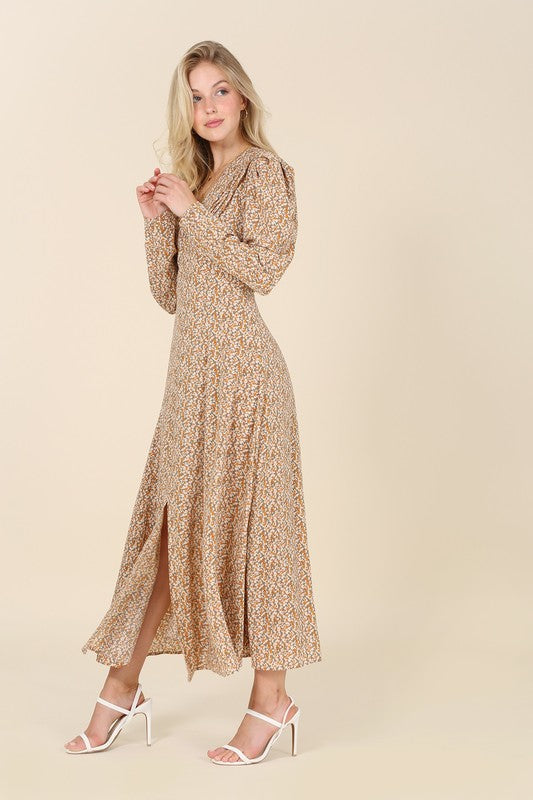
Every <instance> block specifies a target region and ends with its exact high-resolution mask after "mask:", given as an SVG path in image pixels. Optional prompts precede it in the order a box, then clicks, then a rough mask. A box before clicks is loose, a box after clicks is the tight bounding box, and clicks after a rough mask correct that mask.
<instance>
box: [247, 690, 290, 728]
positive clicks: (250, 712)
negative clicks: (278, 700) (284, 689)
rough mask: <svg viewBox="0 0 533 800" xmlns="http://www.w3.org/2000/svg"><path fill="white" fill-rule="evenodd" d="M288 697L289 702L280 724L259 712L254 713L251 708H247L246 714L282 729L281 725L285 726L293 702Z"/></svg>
mask: <svg viewBox="0 0 533 800" xmlns="http://www.w3.org/2000/svg"><path fill="white" fill-rule="evenodd" d="M288 697H289V700H290V701H291V702H290V703H289V705H288V706H287V708H286V710H285V713H284V715H283V719H282V721H281V722H279V720H277V719H273V717H267V715H266V714H261V712H260V711H255V710H254V709H253V708H247V709H246V712H247V713H248V714H252V715H253V716H254V717H259V719H264V720H265V722H270V724H271V725H275V726H276V727H277V728H282V727H283V725H285V719H286V718H287V714H288V713H289V709H290V708H292V706H293V705H294V700H293V699H292V697H291V696H290V695H288Z"/></svg>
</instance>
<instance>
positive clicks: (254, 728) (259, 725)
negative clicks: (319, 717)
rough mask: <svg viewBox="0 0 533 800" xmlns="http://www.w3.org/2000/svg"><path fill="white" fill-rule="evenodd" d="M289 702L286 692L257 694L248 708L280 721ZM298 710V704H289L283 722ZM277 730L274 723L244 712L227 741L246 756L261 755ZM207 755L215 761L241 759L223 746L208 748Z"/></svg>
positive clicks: (254, 756)
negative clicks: (229, 739) (242, 717)
mask: <svg viewBox="0 0 533 800" xmlns="http://www.w3.org/2000/svg"><path fill="white" fill-rule="evenodd" d="M289 704H290V700H289V696H288V694H287V693H286V692H282V693H279V694H269V695H264V696H262V697H260V696H257V697H255V698H253V699H252V698H251V699H250V702H249V704H248V705H249V708H252V709H253V710H254V711H259V712H260V713H261V714H266V715H267V717H272V718H273V719H277V720H278V722H281V720H282V719H283V715H284V713H285V711H286V710H287V706H288V705H289ZM297 711H298V706H291V708H290V711H289V713H288V714H287V717H286V718H285V722H288V721H289V720H290V719H292V718H293V716H294V715H295V714H296V712H297ZM277 730H279V728H278V727H277V726H276V725H271V723H270V722H266V721H265V720H263V719H259V717H254V716H252V714H245V715H244V719H243V720H242V722H241V724H240V725H239V728H238V730H237V733H236V734H235V736H234V737H233V739H231V741H229V742H228V744H233V745H235V747H238V748H239V750H242V752H243V753H244V755H245V756H248V758H256V757H257V756H259V755H261V753H262V752H263V750H264V749H265V746H266V743H267V742H268V740H269V739H270V738H271V736H272V734H273V733H274V731H277ZM207 755H208V756H209V758H214V759H215V760H216V761H242V759H240V758H239V756H238V755H237V753H234V752H233V750H227V749H226V748H225V747H216V748H215V749H214V750H208V751H207Z"/></svg>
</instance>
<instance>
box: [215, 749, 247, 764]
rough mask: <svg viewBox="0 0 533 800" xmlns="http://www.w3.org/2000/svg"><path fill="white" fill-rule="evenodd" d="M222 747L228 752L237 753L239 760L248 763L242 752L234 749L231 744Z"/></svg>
mask: <svg viewBox="0 0 533 800" xmlns="http://www.w3.org/2000/svg"><path fill="white" fill-rule="evenodd" d="M222 747H226V748H227V749H228V750H233V752H234V753H237V755H238V756H239V758H240V759H241V760H242V761H244V762H246V763H248V762H249V761H250V759H249V758H248V756H245V755H244V753H243V752H242V750H239V748H238V747H235V745H233V744H223V745H222Z"/></svg>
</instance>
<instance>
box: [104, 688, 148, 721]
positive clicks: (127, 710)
mask: <svg viewBox="0 0 533 800" xmlns="http://www.w3.org/2000/svg"><path fill="white" fill-rule="evenodd" d="M140 696H141V684H140V683H139V685H138V686H137V691H136V692H135V697H134V698H133V703H132V704H131V708H123V707H122V706H117V705H115V703H110V702H109V700H104V698H103V697H99V698H98V700H97V701H96V702H97V703H102V705H104V706H107V707H108V708H113V709H115V711H122V713H123V714H126V716H131V715H132V714H133V712H134V711H135V709H136V707H137V701H138V700H139V697H140Z"/></svg>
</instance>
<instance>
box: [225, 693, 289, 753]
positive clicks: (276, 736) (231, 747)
mask: <svg viewBox="0 0 533 800" xmlns="http://www.w3.org/2000/svg"><path fill="white" fill-rule="evenodd" d="M288 697H289V700H290V703H289V705H288V706H287V708H286V709H285V713H284V715H283V719H282V721H281V722H279V720H277V719H274V718H273V717H268V716H267V715H266V714H261V713H260V712H259V711H254V709H253V708H247V709H246V713H247V714H252V715H253V716H254V717H259V719H264V720H265V721H266V722H270V724H271V725H275V726H276V727H277V728H278V730H277V731H274V733H273V734H272V736H271V737H270V739H269V740H268V742H267V743H266V745H265V749H264V750H263V752H262V753H261V755H259V756H257V757H256V758H248V756H247V755H245V754H244V753H243V752H242V750H239V748H238V747H235V745H233V744H223V745H222V747H225V748H227V749H228V750H233V752H234V753H237V755H238V756H239V759H240V761H220V759H218V758H211V759H210V760H211V761H212V762H213V764H223V765H224V766H229V767H237V766H240V765H241V764H257V763H258V762H259V761H262V760H263V759H264V758H266V756H267V755H268V751H269V750H270V748H271V747H272V745H273V744H274V742H276V741H277V740H278V739H279V737H280V736H281V733H282V732H283V731H284V730H285V728H287V727H288V726H289V725H292V754H293V756H295V755H296V744H297V735H298V722H299V720H300V709H298V711H297V712H296V714H295V715H294V716H293V717H292V719H290V720H289V721H288V722H285V720H286V718H287V714H288V713H289V709H290V708H292V706H293V705H295V703H294V700H293V699H292V697H291V696H290V695H289V696H288Z"/></svg>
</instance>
